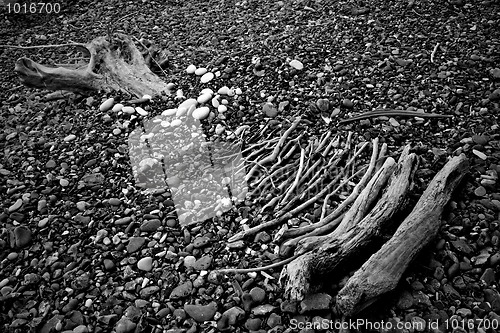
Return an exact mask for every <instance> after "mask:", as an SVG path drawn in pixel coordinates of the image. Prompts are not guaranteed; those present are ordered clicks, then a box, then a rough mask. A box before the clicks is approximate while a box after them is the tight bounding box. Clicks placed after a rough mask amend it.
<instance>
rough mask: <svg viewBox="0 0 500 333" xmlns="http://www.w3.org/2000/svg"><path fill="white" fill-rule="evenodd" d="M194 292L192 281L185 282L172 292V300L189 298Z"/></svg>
mask: <svg viewBox="0 0 500 333" xmlns="http://www.w3.org/2000/svg"><path fill="white" fill-rule="evenodd" d="M192 291H193V283H192V282H191V281H188V282H185V283H183V284H180V285H178V286H177V287H175V288H174V290H172V293H171V294H170V298H171V299H179V298H184V297H187V296H189V295H190V294H191V292H192Z"/></svg>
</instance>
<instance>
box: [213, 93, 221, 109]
mask: <svg viewBox="0 0 500 333" xmlns="http://www.w3.org/2000/svg"><path fill="white" fill-rule="evenodd" d="M219 105H220V103H219V96H215V97H214V98H212V106H213V107H214V108H218V107H219Z"/></svg>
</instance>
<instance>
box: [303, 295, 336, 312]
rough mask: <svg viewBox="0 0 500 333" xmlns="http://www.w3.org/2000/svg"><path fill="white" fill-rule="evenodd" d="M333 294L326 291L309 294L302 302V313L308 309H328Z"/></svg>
mask: <svg viewBox="0 0 500 333" xmlns="http://www.w3.org/2000/svg"><path fill="white" fill-rule="evenodd" d="M331 301H332V296H330V295H328V294H325V293H318V294H310V295H307V296H306V297H305V298H304V300H303V301H302V302H300V308H301V311H300V313H304V312H308V311H318V310H328V309H329V308H330V303H331Z"/></svg>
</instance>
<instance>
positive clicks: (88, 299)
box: [85, 298, 92, 308]
mask: <svg viewBox="0 0 500 333" xmlns="http://www.w3.org/2000/svg"><path fill="white" fill-rule="evenodd" d="M91 306H92V299H90V298H87V300H86V301H85V307H86V308H90V307H91Z"/></svg>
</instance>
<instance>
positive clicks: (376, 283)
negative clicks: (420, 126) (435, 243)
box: [337, 154, 469, 316]
mask: <svg viewBox="0 0 500 333" xmlns="http://www.w3.org/2000/svg"><path fill="white" fill-rule="evenodd" d="M468 167H469V162H468V160H467V158H466V157H465V155H464V154H462V155H460V156H457V157H454V158H452V159H451V160H450V161H448V163H447V164H446V165H445V166H444V167H443V168H442V169H441V170H440V171H439V172H438V173H437V174H436V176H435V177H434V178H433V179H432V181H431V183H430V184H429V186H428V187H427V189H426V190H425V192H424V193H423V194H422V196H421V198H420V200H419V201H418V202H417V204H416V205H415V207H414V209H413V211H412V212H411V213H410V214H409V215H408V217H406V219H405V220H404V221H403V222H402V224H401V225H400V226H399V228H398V229H397V230H396V232H395V234H394V235H393V237H392V238H391V239H390V240H389V241H388V242H387V243H385V244H384V245H383V246H382V248H381V249H380V250H379V251H378V252H376V253H375V254H374V255H372V256H371V257H370V258H369V259H368V260H367V261H366V262H365V263H364V264H363V266H362V267H361V268H360V269H359V270H358V271H356V273H355V274H354V275H353V276H352V277H351V278H350V279H349V281H348V282H347V284H346V285H345V286H344V288H342V290H341V291H340V292H339V294H338V295H337V308H338V309H339V310H340V311H341V312H342V313H343V314H344V315H346V316H353V315H355V314H356V313H358V312H359V311H361V310H362V309H364V308H365V307H367V306H368V305H370V304H371V303H373V301H375V300H376V299H377V298H378V297H379V296H381V295H382V294H385V293H386V292H389V291H391V290H393V289H394V288H395V287H396V286H397V284H398V282H399V280H400V278H401V276H402V275H403V272H404V271H405V270H406V268H407V267H408V265H409V264H410V262H411V261H412V259H413V258H414V257H415V256H416V255H417V254H418V253H419V252H420V250H422V248H424V247H425V246H426V245H427V244H429V242H430V241H431V240H432V239H433V238H434V237H435V236H436V234H437V232H438V230H439V225H440V223H441V221H440V217H441V214H442V212H443V209H444V206H445V205H446V204H447V202H448V201H449V200H450V197H451V195H452V193H453V192H454V190H455V189H456V188H457V186H458V184H459V183H460V181H461V180H462V178H463V176H464V175H465V174H466V173H467V171H468Z"/></svg>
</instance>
